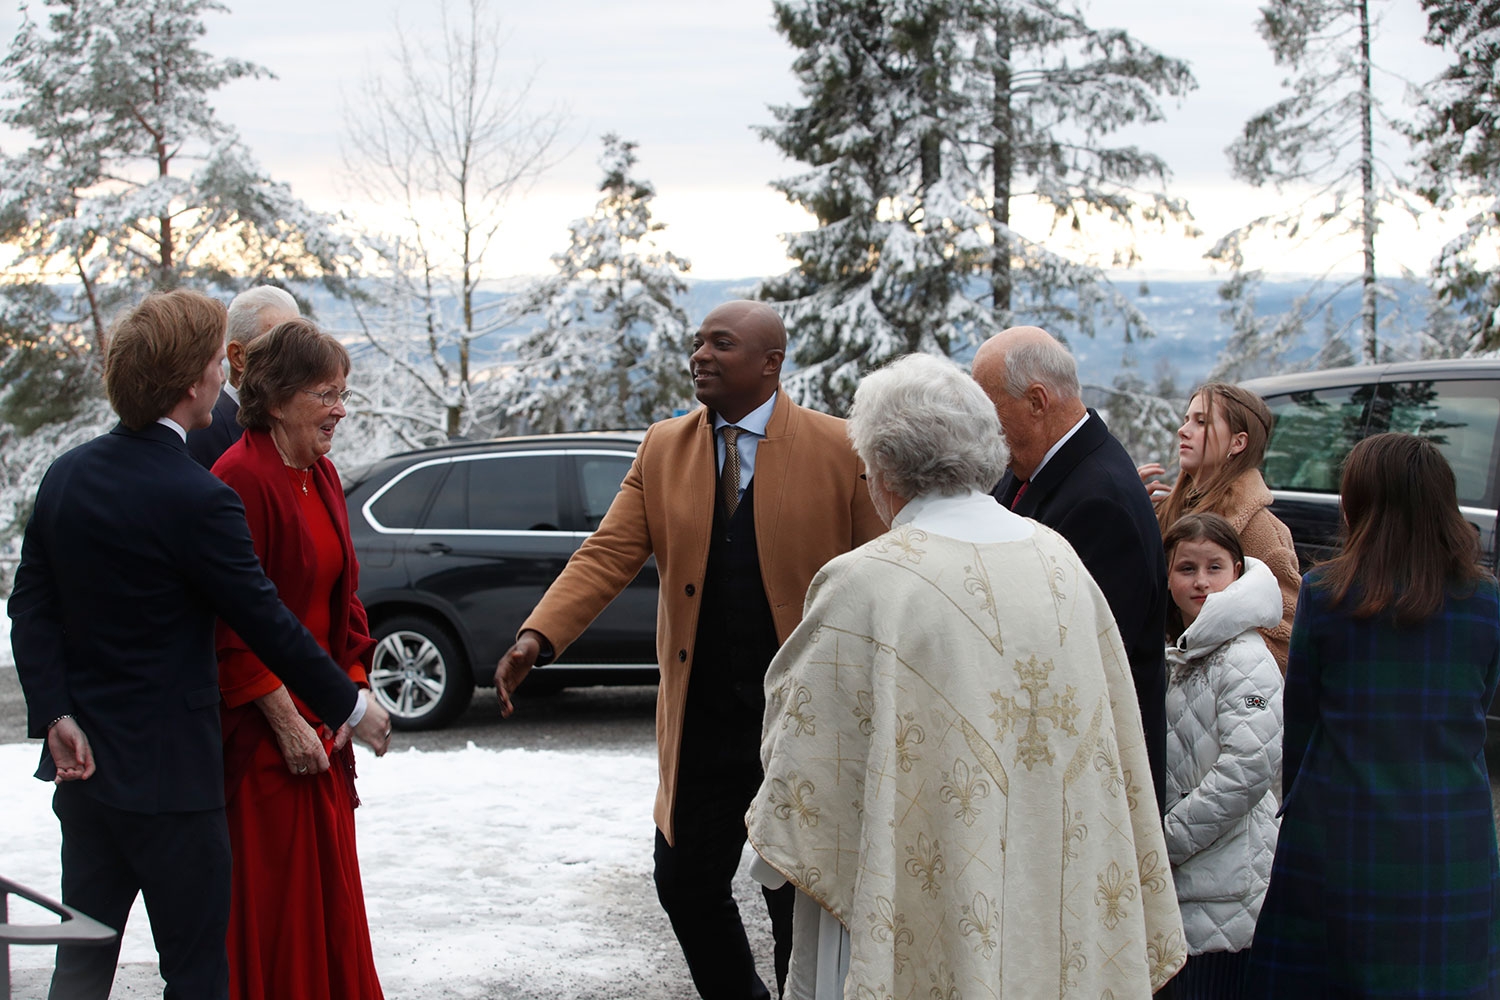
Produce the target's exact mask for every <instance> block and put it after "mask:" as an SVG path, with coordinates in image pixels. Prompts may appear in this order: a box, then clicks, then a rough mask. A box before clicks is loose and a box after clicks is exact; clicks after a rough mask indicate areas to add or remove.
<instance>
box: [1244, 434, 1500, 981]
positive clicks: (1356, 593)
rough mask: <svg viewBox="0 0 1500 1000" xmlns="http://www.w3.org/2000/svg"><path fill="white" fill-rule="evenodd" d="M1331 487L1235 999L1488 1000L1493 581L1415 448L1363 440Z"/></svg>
mask: <svg viewBox="0 0 1500 1000" xmlns="http://www.w3.org/2000/svg"><path fill="white" fill-rule="evenodd" d="M1341 492H1342V494H1343V508H1344V519H1345V523H1346V528H1347V542H1346V544H1345V547H1344V551H1343V553H1342V554H1341V555H1340V556H1338V557H1337V558H1335V559H1334V560H1332V561H1331V562H1329V563H1327V564H1325V565H1323V566H1322V567H1320V568H1318V569H1316V570H1314V571H1313V572H1311V573H1309V574H1308V575H1307V577H1306V579H1305V581H1304V583H1303V586H1302V592H1301V598H1300V600H1299V602H1298V605H1297V614H1296V619H1295V621H1294V624H1293V627H1292V641H1291V655H1290V658H1289V660H1288V663H1287V677H1286V692H1285V696H1284V697H1285V703H1284V707H1285V714H1286V728H1285V734H1284V757H1283V784H1282V788H1283V789H1284V794H1285V802H1284V804H1283V806H1282V820H1281V837H1280V840H1279V842H1278V843H1277V846H1276V860H1275V862H1274V863H1273V865H1272V868H1271V884H1270V888H1269V890H1268V891H1267V893H1266V900H1265V906H1264V908H1263V909H1262V910H1261V914H1260V921H1259V923H1258V925H1257V927H1256V931H1255V941H1254V944H1253V945H1252V951H1251V958H1250V973H1249V981H1248V984H1247V994H1246V995H1247V996H1259V997H1276V998H1285V997H1333V996H1338V997H1494V996H1497V995H1500V977H1497V970H1500V875H1497V860H1496V849H1495V821H1494V814H1493V812H1492V811H1491V804H1490V786H1489V775H1488V772H1487V770H1486V767H1485V760H1484V741H1485V708H1486V706H1488V705H1489V703H1490V700H1491V699H1492V698H1493V697H1494V695H1495V688H1496V683H1497V677H1500V606H1497V596H1496V585H1495V581H1494V579H1493V577H1491V576H1489V575H1488V574H1487V573H1485V572H1484V571H1483V570H1482V569H1481V568H1480V567H1479V565H1478V561H1477V557H1476V545H1475V532H1474V529H1473V527H1472V526H1470V525H1469V524H1468V523H1467V522H1465V521H1464V519H1463V517H1462V515H1461V514H1460V513H1459V511H1458V502H1457V498H1456V494H1455V491H1454V480H1453V471H1452V469H1451V468H1449V466H1448V463H1447V462H1446V461H1445V460H1444V459H1443V457H1442V455H1441V454H1440V453H1439V452H1438V450H1437V449H1436V448H1435V447H1434V446H1433V445H1432V444H1430V443H1428V442H1426V441H1424V440H1422V439H1420V438H1417V437H1414V436H1412V435H1408V434H1381V435H1377V436H1375V437H1371V438H1367V439H1365V440H1364V441H1361V442H1360V443H1359V444H1358V445H1356V446H1355V447H1354V449H1353V451H1351V452H1350V454H1349V459H1348V462H1347V463H1346V464H1345V467H1344V476H1343V483H1342V487H1341Z"/></svg>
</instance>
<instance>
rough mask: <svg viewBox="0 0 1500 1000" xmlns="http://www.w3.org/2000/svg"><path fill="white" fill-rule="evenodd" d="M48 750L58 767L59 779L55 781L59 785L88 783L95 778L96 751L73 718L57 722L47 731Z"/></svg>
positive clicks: (54, 779) (67, 717)
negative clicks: (73, 782)
mask: <svg viewBox="0 0 1500 1000" xmlns="http://www.w3.org/2000/svg"><path fill="white" fill-rule="evenodd" d="M47 749H48V750H49V751H51V753H52V763H54V764H56V765H57V777H56V778H53V779H52V780H53V781H55V782H57V783H59V784H61V783H62V782H64V781H87V780H88V779H89V778H92V777H93V776H94V750H93V748H92V747H90V746H89V738H88V737H87V736H85V735H83V730H82V729H81V728H79V725H78V723H77V722H75V721H73V718H72V716H66V717H64V718H61V719H59V720H57V722H56V723H54V724H53V726H52V728H51V729H49V730H47Z"/></svg>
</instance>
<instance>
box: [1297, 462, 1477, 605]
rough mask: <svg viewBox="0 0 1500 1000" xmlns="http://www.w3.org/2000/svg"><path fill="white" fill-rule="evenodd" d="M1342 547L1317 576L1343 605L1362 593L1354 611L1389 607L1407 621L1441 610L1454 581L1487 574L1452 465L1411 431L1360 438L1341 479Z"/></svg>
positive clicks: (1467, 582) (1460, 582)
mask: <svg viewBox="0 0 1500 1000" xmlns="http://www.w3.org/2000/svg"><path fill="white" fill-rule="evenodd" d="M1339 493H1340V495H1341V499H1342V506H1343V511H1344V531H1345V538H1344V547H1343V551H1342V552H1341V553H1340V554H1339V555H1337V556H1335V557H1334V558H1333V559H1331V560H1330V561H1328V562H1327V563H1325V564H1324V565H1323V566H1322V568H1321V570H1320V576H1319V578H1318V586H1319V588H1320V589H1323V590H1326V591H1327V592H1328V594H1329V595H1330V596H1331V598H1332V600H1333V603H1334V604H1335V605H1338V604H1340V603H1342V602H1343V601H1344V600H1345V598H1347V597H1349V596H1350V593H1351V591H1352V592H1353V593H1354V595H1355V596H1356V597H1357V599H1358V603H1357V604H1355V606H1354V610H1353V611H1352V612H1351V614H1353V615H1354V617H1356V618H1370V617H1373V616H1374V615H1378V614H1381V613H1382V612H1384V611H1387V610H1390V611H1391V612H1392V614H1393V616H1394V617H1395V620H1396V623H1397V624H1401V625H1410V624H1413V623H1415V622H1419V621H1422V620H1424V619H1426V618H1430V617H1431V616H1432V615H1434V614H1436V613H1437V612H1438V611H1440V610H1442V607H1443V598H1444V596H1445V594H1446V592H1447V590H1448V588H1449V587H1451V586H1464V585H1470V584H1472V583H1474V581H1476V580H1478V579H1480V578H1481V577H1482V576H1484V575H1485V571H1484V569H1483V568H1482V567H1481V566H1480V565H1479V537H1478V533H1477V532H1476V531H1475V530H1474V527H1473V525H1471V524H1469V522H1467V521H1465V520H1464V518H1463V515H1462V514H1460V513H1459V510H1458V491H1457V489H1456V488H1455V485H1454V478H1453V469H1452V467H1451V466H1449V464H1448V461H1447V459H1445V458H1443V455H1442V453H1441V452H1439V451H1438V450H1437V447H1436V446H1435V445H1433V444H1432V442H1430V441H1426V440H1424V439H1422V438H1419V437H1417V436H1416V435H1413V434H1376V435H1373V436H1371V437H1367V438H1365V439H1364V440H1363V441H1361V442H1359V443H1358V444H1356V445H1355V446H1354V448H1353V450H1351V451H1350V452H1349V457H1348V459H1346V460H1345V462H1344V475H1343V479H1342V481H1341V482H1340V484H1339Z"/></svg>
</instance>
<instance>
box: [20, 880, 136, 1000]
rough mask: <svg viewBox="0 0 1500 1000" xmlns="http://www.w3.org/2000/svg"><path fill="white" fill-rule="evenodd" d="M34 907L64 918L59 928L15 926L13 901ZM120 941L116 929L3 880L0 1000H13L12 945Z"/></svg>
mask: <svg viewBox="0 0 1500 1000" xmlns="http://www.w3.org/2000/svg"><path fill="white" fill-rule="evenodd" d="M11 896H19V897H20V898H22V899H24V900H26V901H28V902H31V903H34V904H36V905H37V906H40V907H42V908H43V909H45V910H51V911H52V912H53V913H55V914H57V915H58V916H59V917H61V918H62V921H61V923H56V924H13V923H11V922H10V897H11ZM117 937H119V934H118V933H117V932H116V931H114V930H113V929H111V928H109V927H106V926H104V925H103V924H101V923H100V922H99V921H97V920H95V919H94V918H92V917H88V916H85V915H84V914H82V913H79V912H78V911H77V910H75V909H73V908H72V907H69V906H64V905H63V904H62V903H59V902H57V901H55V900H52V899H48V898H47V897H46V896H43V895H42V894H41V893H39V892H34V891H32V890H31V889H28V888H26V887H25V886H24V885H18V884H17V883H15V882H12V881H11V880H10V879H8V878H4V877H0V1000H10V946H11V945H13V944H81V945H106V944H110V943H111V942H113V941H114V940H115V938H117Z"/></svg>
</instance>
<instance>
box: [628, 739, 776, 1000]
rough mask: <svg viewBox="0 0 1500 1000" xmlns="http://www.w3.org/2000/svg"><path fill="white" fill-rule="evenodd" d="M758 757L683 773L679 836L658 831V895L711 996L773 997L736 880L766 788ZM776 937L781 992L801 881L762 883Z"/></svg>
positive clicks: (696, 977)
mask: <svg viewBox="0 0 1500 1000" xmlns="http://www.w3.org/2000/svg"><path fill="white" fill-rule="evenodd" d="M760 781H761V772H760V767H759V765H758V764H752V765H748V766H740V767H733V768H729V769H727V770H725V771H723V772H720V773H716V774H713V775H693V776H688V777H682V778H680V779H679V780H678V783H677V806H676V814H675V816H674V817H673V819H674V821H675V822H674V826H675V830H674V833H675V834H676V836H675V837H674V839H675V841H676V843H675V844H672V845H669V844H668V843H667V839H666V838H665V837H663V836H662V833H661V831H660V830H657V831H656V896H657V898H658V899H659V900H661V905H662V909H664V910H666V911H667V917H668V918H669V919H670V920H671V922H672V930H673V931H674V932H675V933H676V934H677V941H678V943H679V944H680V945H681V946H682V954H683V957H684V958H686V959H687V965H688V971H689V972H690V973H692V976H693V985H694V986H696V987H697V988H698V993H699V995H700V996H702V997H703V998H704V1000H769V997H770V992H769V991H768V990H767V989H766V985H765V983H764V982H762V981H761V978H760V976H759V974H757V973H756V971H755V958H754V956H753V955H751V953H750V942H749V939H748V938H746V936H745V925H744V923H743V922H741V920H740V910H739V906H738V905H737V904H736V903H735V899H734V891H733V887H732V883H733V880H734V874H735V871H736V870H737V869H738V868H739V864H740V855H741V852H742V851H743V850H744V847H745V810H746V809H748V808H749V806H750V800H751V799H752V798H754V797H755V792H756V790H757V789H759V788H760ZM761 892H762V894H763V895H764V896H765V900H766V909H767V910H768V911H769V912H770V915H771V933H772V935H773V937H774V939H775V942H776V955H775V964H776V986H777V993H778V995H779V994H780V992H781V988H782V987H783V985H784V984H785V983H786V970H787V964H788V963H789V961H790V960H791V954H792V905H793V902H794V900H795V898H796V889H794V888H793V887H792V886H791V885H785V886H782V887H781V888H780V889H762V890H761Z"/></svg>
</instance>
